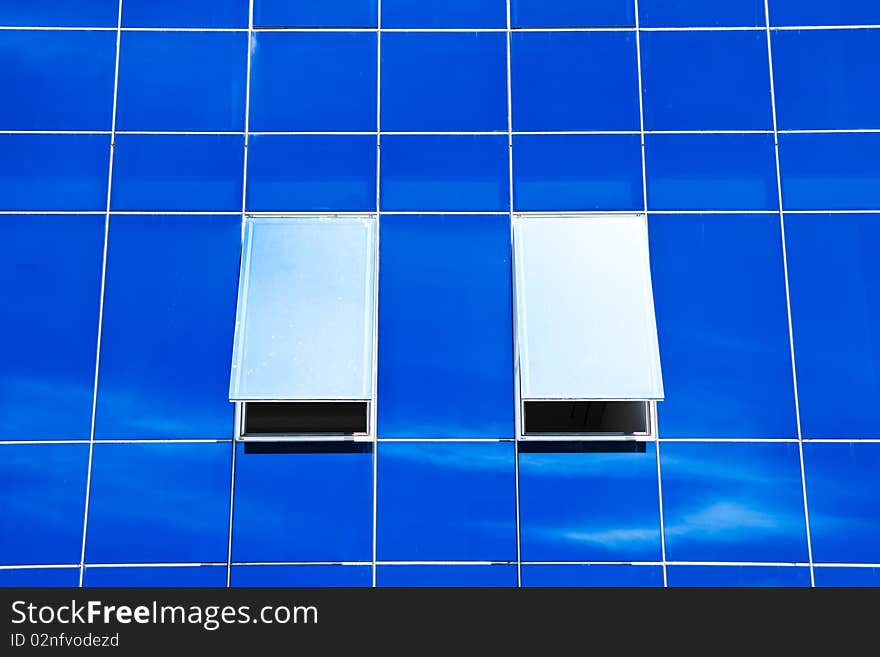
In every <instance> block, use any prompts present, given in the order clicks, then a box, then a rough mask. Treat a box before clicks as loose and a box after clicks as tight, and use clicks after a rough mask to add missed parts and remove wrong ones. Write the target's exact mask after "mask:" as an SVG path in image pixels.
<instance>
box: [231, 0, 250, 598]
mask: <svg viewBox="0 0 880 657" xmlns="http://www.w3.org/2000/svg"><path fill="white" fill-rule="evenodd" d="M253 28H254V0H249V2H248V29H247V33H248V37H247V66H246V70H247V73H246V75H247V78H246V80H245V86H244V153H243V154H242V167H241V168H242V172H241V233H240V242H241V244H242V245H243V244H244V226H245V221H246V220H247V172H248V136H249V129H250V114H251V111H250V110H251V59H252V57H251V53H252V52H253V46H254V29H253ZM240 422H241V404H240V403H237V402H236V403H235V406H234V413H233V428H232V431H233V438H234V439H233V441H232V463H231V465H230V468H229V469H230V474H229V525H228V529H227V534H226V540H227V541H228V543H227V546H226V588H229V587H230V586H232V528H233V519H234V517H235V466H236V456H237V453H238V445H237V441H236V440H235V438H238V434H239V425H240Z"/></svg>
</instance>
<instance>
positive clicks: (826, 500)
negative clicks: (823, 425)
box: [804, 443, 880, 563]
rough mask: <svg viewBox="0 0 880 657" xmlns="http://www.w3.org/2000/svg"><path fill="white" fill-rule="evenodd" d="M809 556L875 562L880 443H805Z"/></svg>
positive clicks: (879, 534)
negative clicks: (809, 536)
mask: <svg viewBox="0 0 880 657" xmlns="http://www.w3.org/2000/svg"><path fill="white" fill-rule="evenodd" d="M804 470H805V473H806V478H807V500H808V504H809V508H810V535H811V538H812V542H813V559H814V561H817V562H823V561H825V562H844V563H846V562H849V563H880V489H878V487H877V474H878V472H880V444H878V443H841V444H833V443H807V444H805V445H804Z"/></svg>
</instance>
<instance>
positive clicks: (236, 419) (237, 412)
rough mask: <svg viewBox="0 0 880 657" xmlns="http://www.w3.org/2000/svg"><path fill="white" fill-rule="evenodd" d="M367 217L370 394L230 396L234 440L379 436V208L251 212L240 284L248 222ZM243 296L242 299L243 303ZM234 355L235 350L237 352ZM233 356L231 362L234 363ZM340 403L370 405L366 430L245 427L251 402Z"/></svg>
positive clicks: (367, 438) (247, 216) (328, 439)
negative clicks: (254, 429) (369, 241)
mask: <svg viewBox="0 0 880 657" xmlns="http://www.w3.org/2000/svg"><path fill="white" fill-rule="evenodd" d="M308 218H316V219H318V218H320V219H330V220H332V219H340V220H345V219H348V220H351V219H367V220H369V221H371V222H372V223H373V224H374V227H373V231H374V239H373V244H372V258H373V263H374V266H373V271H372V278H373V280H372V299H371V303H372V306H373V308H372V322H371V326H370V331H371V344H370V348H371V358H370V363H371V375H370V396H369V397H368V398H352V397H346V398H342V397H340V398H334V399H329V398H328V399H305V398H302V399H280V398H279V399H248V400H230V402H231V403H232V404H233V407H234V411H233V442H241V443H284V442H288V443H321V442H372V441H374V440H375V438H376V426H377V425H376V391H377V383H378V341H379V330H378V329H379V232H380V223H381V222H380V221H379V214H378V213H376V212H249V213H246V214H245V215H244V216H243V218H242V224H241V248H242V251H241V258H242V269H241V270H240V271H241V274H240V279H239V287H240V286H241V276H243V275H244V271H243V265H244V258H245V253H244V247H245V239H246V238H245V236H246V231H247V222H248V221H251V220H255V219H256V220H259V219H308ZM240 301H241V300H240V299H239V303H240ZM236 321H238V306H236ZM233 356H234V354H233ZM231 362H232V361H231V360H230V364H231ZM251 402H253V403H263V402H272V403H285V402H290V403H339V402H363V403H366V405H367V414H366V432H365V433H359V432H358V433H353V434H343V433H339V434H336V433H332V434H331V433H278V434H248V433H247V432H246V431H245V428H246V420H247V417H246V416H247V409H246V405H247V404H248V403H251Z"/></svg>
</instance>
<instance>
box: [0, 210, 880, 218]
mask: <svg viewBox="0 0 880 657" xmlns="http://www.w3.org/2000/svg"><path fill="white" fill-rule="evenodd" d="M589 212H590V214H595V215H631V214H633V212H634V211H633V210H590V211H589ZM637 212H640V211H637ZM783 212H784V213H785V214H816V215H823V214H880V209H869V208H868V209H859V208H856V209H852V210H840V209H837V210H784V211H783ZM105 214H106V212H105V211H104V210H0V216H19V215H21V216H29V215H31V216H33V215H50V216H63V215H67V216H76V215H91V216H101V217H103V216H104V215H105ZM110 214H111V215H114V216H117V215H118V216H156V217H175V216H200V217H212V216H229V217H238V216H241V212H230V211H226V210H223V211H212V210H196V211H187V212H174V211H163V210H122V211H120V210H113V211H111V213H110ZM316 214H327V213H326V212H325V211H322V210H294V211H287V212H286V211H283V210H272V211H263V212H248V213H247V216H249V217H278V216H284V217H299V216H303V217H305V216H308V217H313V216H315V215H316ZM332 214H333V215H334V216H358V217H362V216H364V215H376V213H375V212H374V211H371V210H364V211H362V212H333V213H332ZM382 214H383V215H462V216H466V215H507V214H510V213H509V212H507V211H505V210H479V211H474V212H467V211H461V210H450V211H444V210H383V211H382ZM514 214H516V215H520V216H529V215H546V214H547V212H546V211H542V212H522V211H516V212H515V213H514ZM552 214H553V215H579V214H583V211H568V210H560V211H556V210H554V211H552ZM648 214H649V215H652V214H656V215H677V214H681V215H703V214H709V215H716V214H720V215H724V214H727V215H738V214H749V215H751V214H772V215H778V214H779V210H750V209H745V210H712V209H705V210H650V209H649V210H648Z"/></svg>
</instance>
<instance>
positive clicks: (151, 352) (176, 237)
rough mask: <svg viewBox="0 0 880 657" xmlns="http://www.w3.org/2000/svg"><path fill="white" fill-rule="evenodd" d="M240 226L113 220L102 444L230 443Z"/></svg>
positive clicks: (201, 220) (232, 220) (195, 219)
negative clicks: (224, 440) (154, 440)
mask: <svg viewBox="0 0 880 657" xmlns="http://www.w3.org/2000/svg"><path fill="white" fill-rule="evenodd" d="M240 221H241V220H240V219H239V218H238V217H233V216H222V217H217V216H215V217H212V216H114V217H113V218H112V219H111V221H110V239H109V247H108V256H107V284H106V291H105V294H104V324H103V331H102V342H101V371H100V375H99V377H98V383H99V386H98V410H97V418H96V423H95V435H96V437H97V438H230V437H231V434H232V411H233V408H232V404H230V403H229V401H228V397H227V390H228V389H227V384H228V380H229V365H230V362H231V359H232V334H233V328H234V325H235V302H236V290H237V282H238V263H239V254H240V240H241V223H240ZM195 254H198V257H194V256H195Z"/></svg>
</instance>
